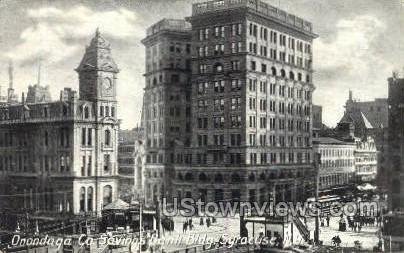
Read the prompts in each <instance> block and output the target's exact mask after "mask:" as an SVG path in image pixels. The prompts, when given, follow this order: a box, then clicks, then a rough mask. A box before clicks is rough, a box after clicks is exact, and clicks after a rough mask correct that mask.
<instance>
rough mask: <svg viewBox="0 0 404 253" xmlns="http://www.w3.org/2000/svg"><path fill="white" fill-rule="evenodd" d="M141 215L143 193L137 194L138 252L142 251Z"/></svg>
mask: <svg viewBox="0 0 404 253" xmlns="http://www.w3.org/2000/svg"><path fill="white" fill-rule="evenodd" d="M142 216H143V194H142V193H141V194H139V253H141V252H142V229H143V226H142Z"/></svg>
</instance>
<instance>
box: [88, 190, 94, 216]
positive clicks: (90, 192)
mask: <svg viewBox="0 0 404 253" xmlns="http://www.w3.org/2000/svg"><path fill="white" fill-rule="evenodd" d="M87 211H88V212H91V211H93V187H91V186H90V187H88V189H87Z"/></svg>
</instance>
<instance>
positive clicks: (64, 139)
mask: <svg viewBox="0 0 404 253" xmlns="http://www.w3.org/2000/svg"><path fill="white" fill-rule="evenodd" d="M58 136H59V145H60V147H69V146H70V130H69V129H68V128H60V129H59V135H58ZM15 139H16V142H14V140H15ZM49 140H50V135H49V132H48V131H47V130H45V131H44V132H43V139H42V145H44V146H48V145H49ZM28 142H29V136H28V134H26V133H25V134H22V135H21V134H19V135H18V136H14V135H13V133H4V135H3V134H0V147H12V146H13V145H18V146H19V147H26V146H27V145H28Z"/></svg>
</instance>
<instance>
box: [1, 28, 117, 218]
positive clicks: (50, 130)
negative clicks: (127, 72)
mask: <svg viewBox="0 0 404 253" xmlns="http://www.w3.org/2000/svg"><path fill="white" fill-rule="evenodd" d="M76 71H77V72H78V75H79V87H80V95H79V96H78V94H77V93H76V92H75V91H72V90H71V89H68V88H65V90H64V91H62V92H61V94H60V99H59V100H58V101H46V102H44V101H34V103H29V102H30V101H31V100H28V101H25V100H24V99H23V100H22V102H21V103H18V104H16V105H8V106H5V107H2V108H0V150H1V152H0V178H2V180H3V181H4V182H5V183H6V186H5V187H4V188H3V189H2V190H3V192H2V195H4V196H2V199H1V200H0V208H13V209H14V210H20V209H22V208H24V209H26V210H31V211H35V212H41V213H49V214H56V213H61V212H66V213H73V214H80V213H85V212H87V213H94V214H95V213H96V214H100V213H101V210H102V208H103V206H104V205H105V204H108V203H110V202H112V201H113V200H114V199H116V197H117V190H118V185H117V183H118V181H117V174H118V173H117V172H118V168H117V162H116V161H117V143H118V142H117V140H118V128H119V121H118V120H117V115H116V108H117V107H116V104H117V101H116V79H117V77H116V75H117V73H118V69H117V67H116V64H115V63H114V62H113V60H112V58H111V49H110V45H109V43H108V42H107V41H106V40H105V39H104V38H103V37H102V36H101V35H100V33H99V32H98V31H97V32H96V35H95V37H94V38H93V39H92V40H91V43H90V45H89V46H88V47H87V48H86V52H85V54H84V57H83V60H82V61H81V63H80V65H79V67H78V68H77V69H76ZM37 89H38V90H44V89H46V88H44V87H37ZM37 102H40V103H37Z"/></svg>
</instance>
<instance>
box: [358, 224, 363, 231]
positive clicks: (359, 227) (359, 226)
mask: <svg viewBox="0 0 404 253" xmlns="http://www.w3.org/2000/svg"><path fill="white" fill-rule="evenodd" d="M361 229H362V225H361V224H359V225H358V232H359V233H360V232H361Z"/></svg>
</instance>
